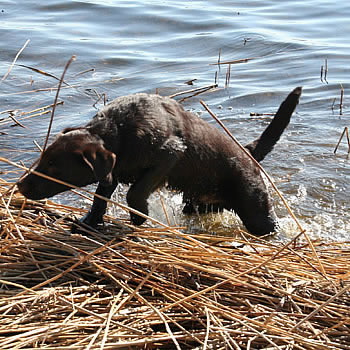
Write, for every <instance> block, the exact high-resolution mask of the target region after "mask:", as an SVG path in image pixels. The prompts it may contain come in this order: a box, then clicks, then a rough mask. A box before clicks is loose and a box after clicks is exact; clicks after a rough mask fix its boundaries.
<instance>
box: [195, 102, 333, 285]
mask: <svg viewBox="0 0 350 350" xmlns="http://www.w3.org/2000/svg"><path fill="white" fill-rule="evenodd" d="M200 103H201V104H202V106H203V107H204V108H205V109H206V110H207V112H208V113H209V114H210V115H211V116H212V117H213V118H214V120H215V121H216V122H217V123H218V124H219V125H220V126H221V127H222V128H223V129H224V131H225V132H226V133H227V135H228V136H229V137H230V138H231V139H232V140H233V142H235V143H236V145H237V146H238V147H239V148H240V149H241V150H242V151H243V152H244V153H245V154H246V155H247V156H248V157H249V158H250V159H251V160H252V161H253V162H254V164H255V165H256V166H257V167H258V168H259V169H260V170H261V172H262V173H263V174H264V175H265V176H266V177H267V179H268V181H269V182H270V183H271V185H272V187H273V189H274V190H275V191H276V193H277V194H278V196H279V197H280V199H281V201H282V202H283V204H284V206H285V207H286V208H287V210H288V213H289V215H290V216H291V217H292V218H293V220H294V222H295V223H296V224H297V226H298V228H299V231H300V232H303V233H304V236H305V238H306V240H307V241H308V243H309V245H310V248H311V249H312V251H313V252H314V255H315V258H316V259H317V261H318V264H319V267H320V269H321V272H322V274H323V277H325V278H326V279H327V276H326V271H325V269H324V267H323V265H322V263H321V261H320V259H319V257H318V255H317V253H316V250H315V247H314V245H313V244H312V242H311V240H310V238H309V236H308V234H307V233H306V231H305V230H304V229H303V227H302V226H301V224H300V222H299V220H298V219H297V217H296V216H295V215H294V213H293V211H292V210H291V208H290V207H289V205H288V202H287V201H286V199H285V198H284V197H283V195H282V193H281V192H280V191H279V190H278V188H277V187H276V185H275V184H274V182H273V181H272V179H271V177H270V176H269V175H268V174H267V172H266V171H265V169H264V168H263V167H262V166H261V165H260V164H259V162H257V161H256V160H255V158H254V157H253V156H252V155H251V154H250V153H249V152H248V151H247V150H246V149H245V148H244V147H243V146H242V145H241V144H240V143H239V142H238V141H237V140H236V138H235V137H234V136H233V135H232V134H231V132H230V131H229V130H228V129H227V128H226V126H225V125H224V123H223V122H222V121H221V120H219V118H218V117H217V116H216V115H215V114H214V113H213V112H212V111H211V110H210V108H209V107H208V106H207V105H206V103H205V102H204V101H200Z"/></svg>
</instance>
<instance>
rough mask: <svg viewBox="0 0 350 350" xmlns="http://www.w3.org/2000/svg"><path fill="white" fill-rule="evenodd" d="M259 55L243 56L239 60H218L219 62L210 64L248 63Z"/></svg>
mask: <svg viewBox="0 0 350 350" xmlns="http://www.w3.org/2000/svg"><path fill="white" fill-rule="evenodd" d="M256 58H259V57H250V58H243V59H239V60H232V61H224V62H217V63H210V64H209V65H210V66H220V65H221V64H238V63H246V62H249V61H251V60H254V59H256Z"/></svg>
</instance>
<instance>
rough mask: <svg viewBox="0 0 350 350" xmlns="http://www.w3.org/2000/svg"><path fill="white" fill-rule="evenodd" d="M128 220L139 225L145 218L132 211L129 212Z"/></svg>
mask: <svg viewBox="0 0 350 350" xmlns="http://www.w3.org/2000/svg"><path fill="white" fill-rule="evenodd" d="M130 220H131V223H132V224H133V225H136V226H140V225H142V224H143V223H144V222H145V221H146V219H145V218H143V217H142V216H140V215H137V214H134V213H130Z"/></svg>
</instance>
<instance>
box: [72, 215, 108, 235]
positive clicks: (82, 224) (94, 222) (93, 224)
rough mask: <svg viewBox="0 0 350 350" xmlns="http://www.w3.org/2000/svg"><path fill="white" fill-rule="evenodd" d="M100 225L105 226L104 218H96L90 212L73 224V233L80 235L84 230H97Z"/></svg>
mask: <svg viewBox="0 0 350 350" xmlns="http://www.w3.org/2000/svg"><path fill="white" fill-rule="evenodd" d="M99 224H103V217H102V216H96V215H93V214H91V212H90V211H89V212H88V213H87V214H85V215H84V216H83V217H82V218H81V219H80V220H79V221H77V222H76V223H73V225H72V228H71V232H72V233H79V232H81V231H83V230H82V229H84V228H85V229H89V228H92V229H96V228H97V227H98V225H99Z"/></svg>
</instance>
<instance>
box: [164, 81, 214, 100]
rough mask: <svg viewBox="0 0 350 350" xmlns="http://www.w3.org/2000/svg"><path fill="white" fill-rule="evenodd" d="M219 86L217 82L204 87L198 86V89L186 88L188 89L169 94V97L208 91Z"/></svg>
mask: <svg viewBox="0 0 350 350" xmlns="http://www.w3.org/2000/svg"><path fill="white" fill-rule="evenodd" d="M217 87H218V85H217V84H213V85H207V86H202V87H198V88H196V89H191V90H186V91H180V92H177V93H176V94H173V95H169V96H168V97H169V98H174V97H177V96H181V95H186V94H191V93H194V92H205V91H207V90H210V89H215V88H217Z"/></svg>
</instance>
